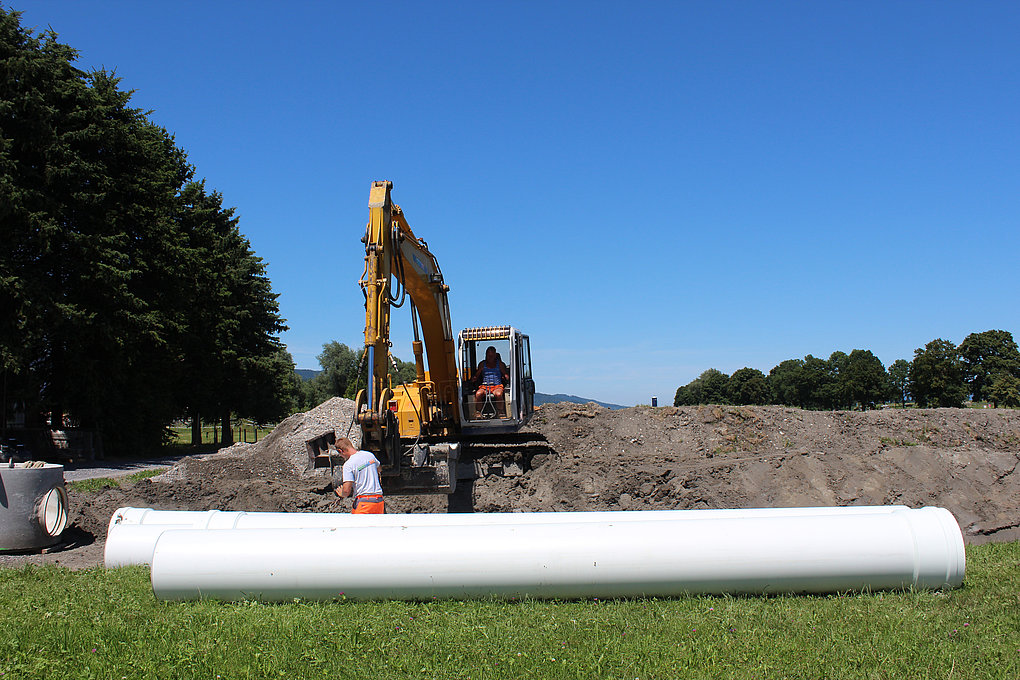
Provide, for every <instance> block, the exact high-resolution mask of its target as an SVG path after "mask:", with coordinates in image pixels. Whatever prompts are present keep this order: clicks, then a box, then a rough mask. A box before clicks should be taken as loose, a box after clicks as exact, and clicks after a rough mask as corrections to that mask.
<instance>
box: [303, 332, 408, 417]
mask: <svg viewBox="0 0 1020 680" xmlns="http://www.w3.org/2000/svg"><path fill="white" fill-rule="evenodd" d="M364 355H365V348H364V347H361V348H358V349H353V348H351V347H348V346H347V345H345V344H343V343H342V342H337V341H336V340H334V341H332V342H327V343H326V344H324V345H323V346H322V353H321V354H319V355H318V356H317V357H316V358H317V359H318V360H319V366H321V367H322V371H321V372H320V373H319V374H317V375H316V376H315V377H313V378H311V379H309V380H305V381H303V383H302V384H301V386H300V389H299V390H298V392H297V397H298V400H299V405H300V407H301V408H302V409H305V410H307V409H310V408H314V407H315V406H317V405H319V404H321V403H322V402H324V401H326V400H327V399H330V398H332V397H345V398H347V399H354V397H355V396H357V393H358V390H359V389H365V388H366V387H367V385H366V383H367V380H368V378H367V376H368V367H367V366H366V365H365V362H364ZM393 363H394V364H395V365H396V368H394V367H393V366H390V369H389V375H390V378H391V380H392V381H393V385H394V386H396V385H403V384H406V383H411V382H414V379H415V377H416V376H417V369H416V368H415V365H414V362H413V361H401V360H400V359H398V358H397V357H395V356H394V357H393Z"/></svg>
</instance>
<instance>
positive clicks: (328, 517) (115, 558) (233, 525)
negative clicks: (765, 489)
mask: <svg viewBox="0 0 1020 680" xmlns="http://www.w3.org/2000/svg"><path fill="white" fill-rule="evenodd" d="M906 509H907V506H905V505H879V506H857V507H853V506H849V507H836V508H759V509H751V510H649V511H642V512H514V513H442V514H440V513H436V514H388V515H352V514H350V513H295V512H223V511H220V510H207V511H190V510H179V511H175V510H152V509H150V508H119V509H118V510H117V511H116V512H114V513H113V516H112V517H111V518H110V526H109V528H108V530H107V537H106V552H105V561H106V566H107V567H108V568H113V567H125V566H129V565H140V564H152V551H153V549H154V548H155V547H156V541H157V540H159V537H160V536H161V535H162V534H163V532H164V531H167V530H169V529H316V528H322V529H329V528H343V527H365V526H475V525H481V524H484V525H492V524H550V523H574V522H581V523H585V522H605V521H613V522H633V521H638V520H640V521H648V522H662V521H668V522H674V521H679V520H691V519H707V518H709V517H780V516H782V517H789V516H802V515H841V514H854V515H866V514H874V513H877V514H888V513H891V512H893V511H895V510H906Z"/></svg>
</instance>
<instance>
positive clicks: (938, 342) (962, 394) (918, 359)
mask: <svg viewBox="0 0 1020 680" xmlns="http://www.w3.org/2000/svg"><path fill="white" fill-rule="evenodd" d="M910 393H911V394H912V395H913V396H914V401H916V402H917V405H918V406H920V407H922V408H928V407H947V406H955V407H958V406H962V405H963V401H964V399H966V397H967V386H966V384H965V383H964V374H963V363H962V362H961V361H960V355H959V352H958V351H957V349H956V345H954V344H953V343H951V342H949V341H948V340H943V339H941V338H937V339H935V340H932V341H931V342H929V343H928V344H927V345H925V346H924V348H923V349H921V348H918V349H916V350H914V361H913V363H912V364H911V365H910Z"/></svg>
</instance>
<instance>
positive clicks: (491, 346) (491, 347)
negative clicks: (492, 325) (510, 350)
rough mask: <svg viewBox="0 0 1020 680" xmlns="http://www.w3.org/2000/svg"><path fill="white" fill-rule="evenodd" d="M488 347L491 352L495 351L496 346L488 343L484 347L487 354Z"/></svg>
mask: <svg viewBox="0 0 1020 680" xmlns="http://www.w3.org/2000/svg"><path fill="white" fill-rule="evenodd" d="M490 349H491V350H492V351H493V352H495V351H496V346H495V345H489V346H488V347H486V348H485V353H486V354H488V353H489V350H490Z"/></svg>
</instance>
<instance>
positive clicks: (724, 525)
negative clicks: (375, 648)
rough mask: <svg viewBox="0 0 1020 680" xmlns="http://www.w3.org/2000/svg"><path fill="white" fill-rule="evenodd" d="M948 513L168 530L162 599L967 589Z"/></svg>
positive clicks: (156, 565) (163, 540) (959, 540)
mask: <svg viewBox="0 0 1020 680" xmlns="http://www.w3.org/2000/svg"><path fill="white" fill-rule="evenodd" d="M964 568H965V557H964V547H963V536H962V534H961V533H960V528H959V525H958V524H957V523H956V520H955V519H954V518H953V516H952V515H951V514H950V513H949V512H948V511H947V510H944V509H941V508H923V509H920V510H909V509H908V510H902V509H901V510H895V511H893V512H889V513H871V514H856V515H853V514H842V515H839V514H837V515H832V514H825V515H799V516H756V517H755V516H752V517H735V516H733V517H714V518H705V519H692V520H686V521H675V522H663V521H654V520H653V521H642V520H634V521H628V522H618V521H598V522H586V523H582V522H569V523H540V524H490V525H473V526H467V525H460V526H376V527H348V528H317V529H226V530H221V531H205V530H196V529H168V530H166V531H164V532H163V533H162V535H161V536H160V538H159V540H158V541H157V543H156V548H155V551H154V553H153V557H152V572H151V573H152V585H153V590H154V591H155V594H156V596H157V597H158V598H160V599H165V600H180V599H194V598H199V597H210V598H216V599H225V600H241V599H262V600H289V599H292V598H307V599H320V600H328V599H335V598H339V597H347V598H354V599H378V598H385V599H428V598H432V597H483V596H498V597H541V598H546V597H555V598H573V597H627V596H671V595H679V594H682V593H772V592H815V593H819V592H840V591H846V590H858V589H889V588H901V587H916V588H939V587H943V586H947V585H948V586H957V585H959V584H960V583H961V582H962V581H963V576H964Z"/></svg>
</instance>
